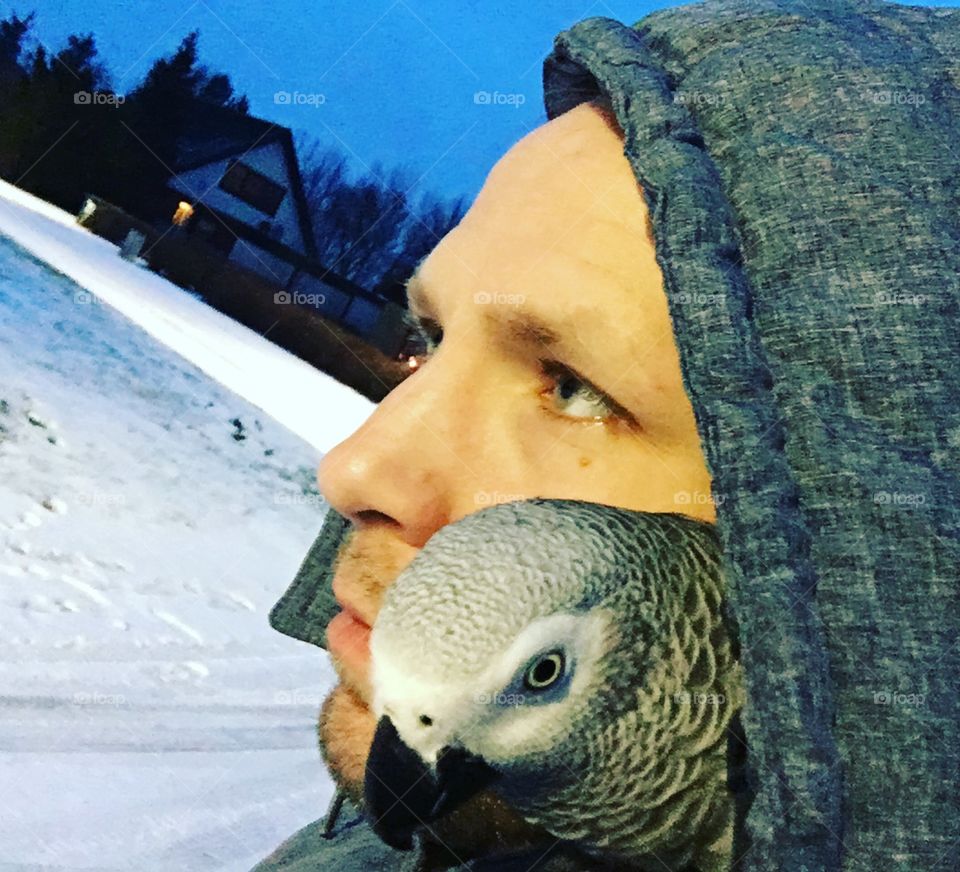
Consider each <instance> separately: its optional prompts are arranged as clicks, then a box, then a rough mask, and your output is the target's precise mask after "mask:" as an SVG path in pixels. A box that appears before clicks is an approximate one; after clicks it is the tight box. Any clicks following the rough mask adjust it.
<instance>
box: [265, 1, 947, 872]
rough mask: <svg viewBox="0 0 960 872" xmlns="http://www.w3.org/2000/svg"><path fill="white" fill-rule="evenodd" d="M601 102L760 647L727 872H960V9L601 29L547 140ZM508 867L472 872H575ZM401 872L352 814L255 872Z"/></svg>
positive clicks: (796, 9) (553, 105) (314, 572)
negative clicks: (629, 172)
mask: <svg viewBox="0 0 960 872" xmlns="http://www.w3.org/2000/svg"><path fill="white" fill-rule="evenodd" d="M601 94H602V95H606V96H607V97H608V98H609V100H610V101H611V103H612V106H613V109H614V111H615V113H616V115H617V118H618V120H619V122H620V125H621V127H622V128H623V130H624V131H625V134H626V142H625V149H624V150H625V154H626V156H627V157H628V159H629V161H630V163H631V165H632V167H633V170H634V172H635V174H636V178H637V180H638V182H639V183H640V185H641V186H642V188H643V191H644V194H645V197H646V201H647V204H648V206H649V209H650V214H651V218H652V221H653V229H654V238H655V242H656V251H657V260H658V262H659V264H660V267H661V269H662V272H663V276H664V282H665V289H666V292H667V296H668V302H669V310H670V315H671V317H672V320H673V325H674V332H675V338H676V344H677V347H678V350H679V356H680V361H681V367H682V373H683V378H684V385H685V387H686V390H687V392H688V394H689V396H690V399H691V401H692V404H693V408H694V412H695V416H696V421H697V426H698V429H699V433H700V438H701V441H702V445H703V448H704V451H705V453H706V459H707V464H708V468H709V470H710V473H711V475H712V478H713V494H714V499H715V502H716V504H717V527H718V530H719V532H720V535H721V539H722V542H723V546H724V550H725V572H726V576H727V586H728V594H729V599H730V604H731V608H732V611H733V613H734V615H735V617H736V620H737V622H738V624H739V628H740V635H741V645H742V659H743V662H744V666H745V670H746V680H747V691H748V703H747V706H746V708H745V710H744V713H743V725H744V729H745V733H746V740H747V743H748V746H749V754H748V773H749V778H748V782H749V784H750V801H749V802H744V803H742V805H741V808H740V810H739V818H740V820H739V822H738V832H737V855H738V861H737V865H736V866H735V868H740V869H743V870H750V872H771V870H792V872H833V870H841V869H842V870H871V872H873V870H877V869H883V870H884V872H918V870H943V872H946V870H957V869H960V602H958V599H960V481H958V473H960V10H956V9H934V8H923V7H914V6H898V5H893V4H890V3H885V2H880V0H806V2H802V0H796V2H791V0H780V2H778V0H707V2H704V3H699V4H692V5H687V6H681V7H677V8H673V9H668V10H663V11H659V12H655V13H653V14H650V15H648V16H646V17H645V18H643V19H641V20H640V21H639V22H638V23H637V24H635V25H634V26H633V27H628V26H626V25H624V24H621V23H619V22H616V21H613V20H611V19H608V18H590V19H587V20H585V21H581V22H580V23H578V24H577V25H575V26H574V27H572V28H570V29H569V30H567V31H565V32H563V33H561V34H559V35H558V36H557V38H556V40H555V45H554V49H553V52H552V53H551V54H550V55H549V56H548V57H547V58H546V61H545V63H544V102H545V105H546V113H547V116H548V118H554V117H556V116H557V115H560V114H561V113H563V112H565V111H567V110H569V109H571V108H572V107H574V106H576V105H577V104H579V103H581V102H584V101H587V100H590V99H592V98H594V97H596V96H597V95H601ZM346 528H347V524H346V522H345V520H344V519H343V518H342V517H340V516H339V515H337V514H336V513H335V512H333V511H331V512H330V513H329V515H328V516H327V518H326V520H325V522H324V525H323V529H322V530H321V532H320V535H319V537H318V538H317V540H316V542H315V544H314V545H313V547H312V548H311V550H310V552H309V554H308V555H307V557H306V559H305V560H304V562H303V565H302V567H301V569H300V571H299V573H298V575H297V577H296V579H295V580H294V582H293V584H292V585H291V587H290V588H289V590H288V591H287V592H286V594H285V595H284V596H283V598H282V599H281V600H280V602H278V603H277V605H276V606H275V608H274V610H273V612H272V614H271V623H272V625H273V626H274V627H275V628H276V629H277V630H279V631H280V632H282V633H286V634H288V635H290V636H294V637H295V638H299V639H303V640H305V641H308V642H311V643H313V644H316V645H320V646H323V644H324V629H325V627H326V624H327V622H328V620H329V619H330V617H332V615H333V614H334V613H335V611H336V605H335V603H334V602H333V598H332V595H331V592H330V581H331V564H332V561H333V558H334V555H335V553H336V550H337V548H338V546H339V544H340V542H341V540H342V537H343V534H344V532H345V530H346ZM325 835H326V836H327V837H325ZM741 855H742V856H741ZM515 862H516V863H517V865H516V866H513V865H510V864H509V863H508V862H506V861H505V862H501V863H497V864H494V865H490V864H489V863H488V864H484V863H483V862H482V861H480V862H476V863H474V864H472V865H470V866H469V867H467V868H471V869H477V870H478V869H501V870H502V869H508V868H518V869H547V868H556V869H561V868H571V867H569V866H565V865H563V864H564V862H565V861H564V860H563V859H562V858H559V859H557V858H554V859H553V860H550V859H549V858H548V859H547V860H545V861H543V862H541V863H540V864H537V858H536V857H534V858H518V859H517V860H516V861H515ZM550 863H553V864H554V865H552V866H551V865H549V864H550ZM405 868H416V858H413V857H411V856H409V855H403V854H399V853H395V852H392V851H391V850H389V849H388V848H386V847H385V846H383V845H380V844H379V843H378V842H377V841H376V837H375V836H374V835H373V834H372V832H371V831H370V829H369V827H368V826H367V825H366V823H365V822H364V820H363V818H362V817H360V816H359V815H357V813H356V811H355V810H353V809H347V810H346V811H345V812H344V813H343V814H341V815H340V816H339V819H338V822H337V823H336V825H335V826H334V827H333V829H332V832H330V833H327V834H324V833H323V832H322V826H321V825H320V824H319V823H318V824H314V825H311V826H310V827H307V828H306V829H305V830H302V831H301V832H300V833H298V834H296V836H294V837H293V838H292V839H291V840H289V841H288V842H287V843H285V845H283V846H281V848H280V849H279V850H278V851H277V852H276V853H275V855H273V857H272V858H271V859H269V860H267V861H265V862H264V863H263V864H261V865H260V866H258V867H257V870H258V872H273V870H287V872H293V870H297V872H301V870H308V869H309V870H314V869H331V870H360V869H405Z"/></svg>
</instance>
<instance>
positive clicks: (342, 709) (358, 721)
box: [318, 683, 555, 858]
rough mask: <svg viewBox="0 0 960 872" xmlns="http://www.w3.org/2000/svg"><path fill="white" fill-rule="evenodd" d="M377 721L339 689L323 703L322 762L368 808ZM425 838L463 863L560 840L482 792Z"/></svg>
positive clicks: (320, 729) (350, 795) (360, 805)
mask: <svg viewBox="0 0 960 872" xmlns="http://www.w3.org/2000/svg"><path fill="white" fill-rule="evenodd" d="M375 730H376V722H375V721H374V718H373V713H372V712H371V711H370V709H369V708H367V706H366V705H365V704H364V702H363V700H362V699H361V698H360V696H359V695H358V694H357V693H356V692H354V691H353V690H352V689H350V688H349V687H347V686H346V685H344V684H342V683H341V684H338V685H337V686H336V687H335V688H334V689H333V691H332V692H331V693H330V695H329V696H328V697H327V698H326V699H325V700H324V701H323V705H322V707H321V709H320V721H319V725H318V735H319V739H320V751H321V754H322V755H323V760H324V762H325V763H326V765H327V768H328V769H329V771H330V774H331V775H332V776H333V780H334V781H335V782H336V784H337V786H338V787H339V788H340V789H341V790H342V791H343V792H344V793H345V794H346V795H347V798H348V799H349V800H350V801H351V802H352V803H353V804H354V805H355V806H357V808H359V809H362V808H363V781H364V769H365V767H366V763H367V756H368V754H369V752H370V745H371V743H372V742H373V734H374V732H375ZM425 838H426V839H427V840H428V841H430V842H434V843H437V844H438V845H443V846H445V847H446V848H447V850H450V851H452V852H453V853H454V855H456V856H458V857H460V858H473V857H478V856H482V855H484V854H489V853H498V852H500V851H505V850H511V849H512V850H516V849H518V848H528V847H533V846H535V845H543V844H544V843H546V844H547V845H549V844H551V843H552V842H553V841H555V840H554V839H553V838H552V837H550V836H549V835H548V834H547V833H545V832H544V831H543V830H541V829H539V828H538V827H534V826H533V825H532V824H529V823H527V822H526V821H525V820H524V819H523V818H522V817H521V816H520V815H518V814H517V813H516V812H514V811H513V810H512V809H511V808H509V806H507V805H506V804H505V803H504V802H503V801H502V800H500V799H499V798H498V797H497V796H495V795H494V794H492V793H487V792H485V793H480V794H478V795H477V796H475V797H473V798H472V799H470V800H468V801H467V802H466V803H465V804H464V805H462V806H461V807H460V808H457V809H455V810H454V811H452V812H451V813H450V814H448V815H446V816H445V817H444V818H442V819H441V820H438V821H435V822H434V823H432V824H431V825H430V827H429V832H427V833H426V834H425Z"/></svg>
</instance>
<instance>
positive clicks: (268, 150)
mask: <svg viewBox="0 0 960 872" xmlns="http://www.w3.org/2000/svg"><path fill="white" fill-rule="evenodd" d="M174 170H175V171H176V173H175V175H173V176H172V177H171V178H170V179H169V180H168V181H167V187H168V188H169V189H170V192H171V196H170V198H169V205H170V206H171V208H170V209H169V213H168V214H169V215H171V216H174V215H175V216H177V217H176V218H175V219H174V220H176V222H177V223H180V224H183V225H184V226H185V227H187V229H188V230H189V232H190V234H191V235H194V236H198V237H200V238H202V239H204V240H205V241H206V242H207V243H209V244H210V245H211V246H213V247H214V248H216V249H218V250H220V251H222V252H223V253H224V254H225V255H227V257H228V258H229V260H231V261H233V262H235V263H237V264H238V265H240V266H243V267H246V268H247V269H250V270H253V271H254V272H257V273H260V274H261V275H263V276H264V277H265V278H267V279H269V280H270V281H272V282H274V283H275V284H279V285H281V286H282V287H286V285H287V283H288V282H289V281H290V278H291V276H292V274H293V273H294V271H295V270H296V266H295V265H294V264H293V263H291V262H290V260H291V258H290V257H289V252H293V253H294V254H295V255H299V256H300V257H312V258H315V257H316V246H315V244H314V241H313V229H312V227H311V224H310V212H309V209H308V208H307V201H306V197H305V196H304V192H303V182H302V180H301V178H300V166H299V163H298V162H297V156H296V151H295V149H294V145H293V136H292V134H291V132H290V130H289V128H286V127H281V126H280V125H278V124H273V123H271V122H269V121H265V120H263V119H261V118H255V117H253V116H252V115H245V114H243V113H241V112H237V111H235V110H232V109H226V108H222V107H219V106H213V105H211V106H209V107H205V109H204V112H203V113H201V114H200V116H199V117H198V118H197V119H196V120H195V121H194V123H193V124H192V125H191V129H190V134H189V136H188V137H185V138H183V139H181V140H180V141H179V143H178V149H177V163H176V166H175V167H174ZM181 204H182V205H181ZM284 249H289V252H288V251H285V250H284Z"/></svg>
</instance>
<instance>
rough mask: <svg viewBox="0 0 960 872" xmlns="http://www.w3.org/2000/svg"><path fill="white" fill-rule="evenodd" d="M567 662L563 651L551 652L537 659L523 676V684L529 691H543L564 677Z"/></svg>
mask: <svg viewBox="0 0 960 872" xmlns="http://www.w3.org/2000/svg"><path fill="white" fill-rule="evenodd" d="M564 665H565V660H564V656H563V652H562V651H550V652H549V653H547V654H542V655H541V656H539V657H537V659H536V660H534V661H533V662H532V663H531V664H530V665H529V666H528V667H527V671H526V673H525V674H524V676H523V683H524V685H525V686H526V687H527V688H528V689H529V690H543V689H544V688H547V687H550V685H551V684H554V683H556V681H557V680H558V679H559V678H560V677H561V676H562V675H563V669H564Z"/></svg>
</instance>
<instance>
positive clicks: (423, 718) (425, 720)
mask: <svg viewBox="0 0 960 872" xmlns="http://www.w3.org/2000/svg"><path fill="white" fill-rule="evenodd" d="M420 723H421V724H423V725H424V726H425V727H432V726H433V718H431V717H430V715H420Z"/></svg>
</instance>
